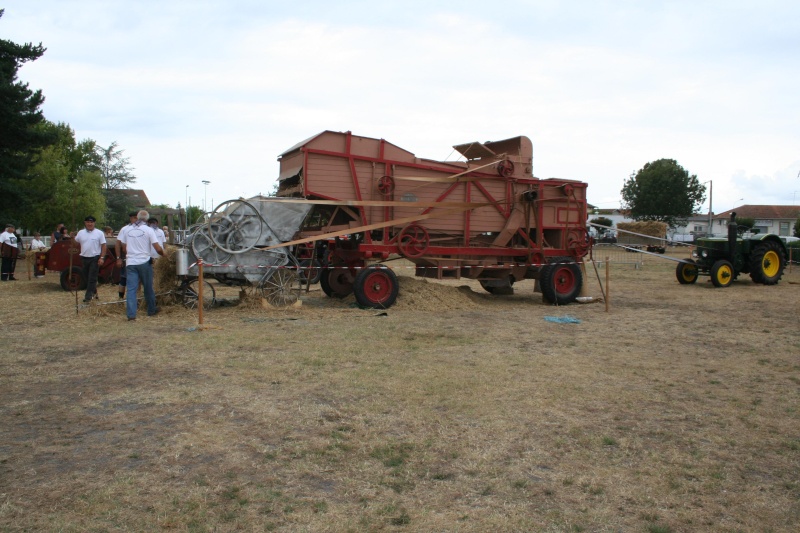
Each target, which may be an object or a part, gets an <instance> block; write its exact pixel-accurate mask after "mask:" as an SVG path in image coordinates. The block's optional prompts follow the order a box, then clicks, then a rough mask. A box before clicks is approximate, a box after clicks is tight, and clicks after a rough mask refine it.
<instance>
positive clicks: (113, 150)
mask: <svg viewBox="0 0 800 533" xmlns="http://www.w3.org/2000/svg"><path fill="white" fill-rule="evenodd" d="M124 151H125V150H120V149H119V147H118V146H117V141H114V142H112V143H111V144H110V145H109V147H108V148H103V147H102V146H98V147H97V157H98V158H99V159H100V173H101V174H102V176H103V188H105V189H106V190H110V189H127V188H128V186H129V185H130V184H132V183H133V182H135V181H136V176H134V175H133V168H131V166H130V159H129V158H127V157H123V156H122V154H123V152H124Z"/></svg>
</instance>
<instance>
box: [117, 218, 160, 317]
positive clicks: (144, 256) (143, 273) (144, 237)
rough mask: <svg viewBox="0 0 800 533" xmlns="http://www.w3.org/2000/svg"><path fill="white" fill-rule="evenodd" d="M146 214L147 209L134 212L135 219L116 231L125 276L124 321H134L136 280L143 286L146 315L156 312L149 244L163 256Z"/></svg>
mask: <svg viewBox="0 0 800 533" xmlns="http://www.w3.org/2000/svg"><path fill="white" fill-rule="evenodd" d="M148 218H150V214H149V213H148V212H147V211H144V210H142V211H139V212H138V213H137V214H136V222H135V223H134V224H131V226H129V227H128V229H127V231H125V232H124V233H123V232H120V235H119V236H118V238H119V240H120V242H122V245H123V246H124V247H125V255H126V263H125V264H126V266H125V273H126V275H127V278H128V280H127V287H126V288H127V294H126V296H125V298H126V299H125V312H126V314H127V315H128V320H136V311H137V310H138V307H139V305H138V302H137V301H136V289H137V288H138V286H139V283H141V284H142V287H143V288H144V301H145V303H146V304H147V316H153V315H155V314H156V313H158V311H159V309H158V308H157V307H156V293H155V291H154V290H153V265H151V264H150V246H152V247H153V248H154V249H155V250H156V252H157V253H158V255H161V256H163V255H164V249H163V248H162V247H161V245H160V244H159V243H158V239H157V238H156V234H155V232H154V231H153V228H151V227H150V226H148V225H147V219H148Z"/></svg>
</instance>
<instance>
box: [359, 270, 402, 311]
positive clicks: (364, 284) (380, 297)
mask: <svg viewBox="0 0 800 533" xmlns="http://www.w3.org/2000/svg"><path fill="white" fill-rule="evenodd" d="M399 288H400V286H399V284H398V282H397V276H396V275H395V273H394V272H393V271H392V269H391V268H388V267H385V266H380V265H375V266H371V267H367V268H364V269H362V270H361V271H360V272H359V273H358V275H357V276H356V280H355V284H354V285H353V292H354V293H355V296H356V302H358V305H360V306H361V307H365V308H367V309H387V308H389V307H391V306H392V304H394V302H395V300H397V291H398V289H399Z"/></svg>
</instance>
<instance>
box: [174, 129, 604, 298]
mask: <svg viewBox="0 0 800 533" xmlns="http://www.w3.org/2000/svg"><path fill="white" fill-rule="evenodd" d="M454 148H455V149H456V150H457V151H458V152H459V153H460V154H462V155H463V156H464V158H466V161H463V162H441V161H433V160H428V159H421V158H417V157H416V156H415V155H414V154H413V153H411V152H408V151H406V150H403V149H402V148H399V147H397V146H395V145H393V144H391V143H389V142H387V141H385V140H383V139H374V138H369V137H360V136H355V135H352V134H351V133H350V132H343V133H342V132H333V131H325V132H322V133H320V134H318V135H315V136H314V137H311V138H310V139H307V140H305V141H303V142H301V143H299V144H297V145H295V146H293V147H292V148H290V149H289V150H287V151H286V152H284V153H283V154H281V155H280V157H279V159H278V160H279V162H280V175H279V178H278V197H260V196H259V197H255V198H250V199H247V200H244V199H240V200H231V201H229V202H226V203H224V204H222V205H221V206H220V207H218V208H217V209H216V210H215V211H214V213H211V214H210V215H209V216H208V217H207V220H206V221H205V222H204V223H203V224H200V225H198V226H197V227H195V228H193V230H192V231H191V232H190V238H189V239H188V243H189V246H188V248H189V249H190V250H191V254H192V255H193V256H194V258H195V259H196V258H202V259H203V261H204V263H205V264H207V265H209V266H208V267H207V268H206V270H207V272H209V273H210V274H212V275H213V276H214V277H216V278H217V279H219V280H221V281H225V282H228V283H234V282H241V283H250V284H254V285H256V286H257V287H260V288H261V290H262V291H264V296H265V298H267V299H270V298H272V299H273V300H276V301H278V303H280V302H281V301H283V302H288V301H291V300H292V299H293V298H294V296H293V295H295V294H299V290H300V289H299V284H298V285H297V286H295V282H296V280H297V279H307V280H309V281H313V278H315V277H317V276H318V278H319V282H320V285H321V286H322V289H323V291H324V292H325V294H327V295H328V296H330V297H345V296H347V295H349V294H352V293H354V294H355V297H356V300H357V302H358V303H359V305H361V306H363V307H371V308H386V307H389V306H391V305H392V304H393V303H394V302H395V299H396V298H397V294H398V289H399V285H398V279H397V276H396V275H395V273H394V271H393V270H392V269H391V268H389V267H388V265H387V261H390V260H393V259H398V258H404V259H406V260H408V261H410V262H411V263H412V264H413V267H412V268H414V271H415V274H416V275H417V276H422V277H429V278H437V279H442V278H462V277H465V278H470V279H476V280H478V281H479V282H480V284H481V286H482V287H483V288H484V289H485V290H486V291H488V292H490V293H492V294H511V293H513V290H514V289H513V285H514V284H515V283H516V282H518V281H521V280H523V279H536V280H538V289H540V290H541V292H542V294H543V296H544V297H545V299H546V300H547V301H549V302H551V303H559V304H564V303H569V302H572V301H574V300H575V298H576V297H577V296H578V295H579V293H580V290H581V286H582V282H583V278H582V270H581V268H580V263H581V261H582V258H583V257H584V256H585V255H586V253H587V252H588V249H589V246H590V241H589V236H588V232H587V229H586V223H585V221H586V183H583V182H579V181H573V180H561V179H538V178H535V177H534V176H533V173H532V162H533V151H532V146H531V142H530V140H529V139H528V138H527V137H514V138H511V139H506V140H502V141H496V142H485V143H478V142H473V143H467V144H462V145H458V146H455V147H454ZM189 262H191V260H189ZM192 269H196V266H194V265H193V266H191V267H189V268H186V269H184V270H185V274H186V275H187V276H188V278H187V279H190V278H191V277H192V275H194V274H196V272H195V271H193V270H192ZM290 287H291V288H290Z"/></svg>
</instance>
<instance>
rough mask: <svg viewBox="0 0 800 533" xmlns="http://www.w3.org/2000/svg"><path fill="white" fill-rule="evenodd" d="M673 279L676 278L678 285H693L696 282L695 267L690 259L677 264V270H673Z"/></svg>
mask: <svg viewBox="0 0 800 533" xmlns="http://www.w3.org/2000/svg"><path fill="white" fill-rule="evenodd" d="M675 277H677V278H678V283H680V284H681V285H689V284H691V283H694V282H695V281H697V265H696V264H695V262H694V261H693V260H692V259H687V260H686V262H682V263H678V266H677V268H675Z"/></svg>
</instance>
